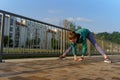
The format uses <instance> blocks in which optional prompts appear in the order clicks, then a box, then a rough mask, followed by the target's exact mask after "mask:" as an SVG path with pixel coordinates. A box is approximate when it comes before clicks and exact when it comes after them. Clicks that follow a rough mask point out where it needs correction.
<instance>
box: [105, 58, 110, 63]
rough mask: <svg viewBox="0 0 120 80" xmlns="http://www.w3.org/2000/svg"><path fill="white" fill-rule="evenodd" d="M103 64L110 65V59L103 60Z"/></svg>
mask: <svg viewBox="0 0 120 80" xmlns="http://www.w3.org/2000/svg"><path fill="white" fill-rule="evenodd" d="M104 62H105V63H112V61H111V60H110V59H105V60H104Z"/></svg>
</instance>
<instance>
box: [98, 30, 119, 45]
mask: <svg viewBox="0 0 120 80" xmlns="http://www.w3.org/2000/svg"><path fill="white" fill-rule="evenodd" d="M96 37H97V38H98V39H102V40H107V41H111V42H114V43H117V44H120V33H119V32H113V33H107V32H103V33H98V34H96Z"/></svg>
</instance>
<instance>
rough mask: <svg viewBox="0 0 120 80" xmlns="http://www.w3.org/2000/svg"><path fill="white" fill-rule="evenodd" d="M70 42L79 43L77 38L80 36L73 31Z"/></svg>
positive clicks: (70, 34)
mask: <svg viewBox="0 0 120 80" xmlns="http://www.w3.org/2000/svg"><path fill="white" fill-rule="evenodd" d="M68 37H69V40H70V41H71V42H76V41H77V37H78V34H76V33H75V31H72V32H70V33H69V36H68Z"/></svg>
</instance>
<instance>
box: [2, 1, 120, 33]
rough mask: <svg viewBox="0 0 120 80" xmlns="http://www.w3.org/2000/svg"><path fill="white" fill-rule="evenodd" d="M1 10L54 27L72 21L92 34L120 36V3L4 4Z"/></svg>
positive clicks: (59, 2) (30, 2) (43, 2)
mask: <svg viewBox="0 0 120 80" xmlns="http://www.w3.org/2000/svg"><path fill="white" fill-rule="evenodd" d="M0 10H5V11H9V12H12V13H16V14H19V15H23V16H26V17H30V18H33V19H37V20H40V21H44V22H47V23H51V24H54V25H60V26H61V24H60V23H61V22H62V21H63V20H65V19H66V20H69V21H72V22H73V23H75V24H76V25H80V26H82V27H84V28H87V29H89V30H90V31H92V32H95V33H99V32H109V33H111V32H114V31H118V32H120V0H0Z"/></svg>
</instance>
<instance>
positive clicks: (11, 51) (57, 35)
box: [0, 10, 120, 61]
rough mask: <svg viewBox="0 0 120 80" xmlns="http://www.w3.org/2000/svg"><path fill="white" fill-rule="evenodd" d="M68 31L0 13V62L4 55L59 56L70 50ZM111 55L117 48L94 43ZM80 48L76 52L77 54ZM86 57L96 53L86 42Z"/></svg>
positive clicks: (26, 18)
mask: <svg viewBox="0 0 120 80" xmlns="http://www.w3.org/2000/svg"><path fill="white" fill-rule="evenodd" d="M69 31H70V30H69V29H66V28H63V27H60V26H56V25H52V24H49V23H45V22H42V21H39V20H35V19H31V18H28V17H25V16H21V15H17V14H14V13H10V12H7V11H3V10H0V60H1V61H2V57H5V56H9V57H10V56H12V57H13V56H15V57H16V56H17V57H22V56H31V57H33V56H58V55H60V54H61V53H63V52H64V51H65V49H67V48H68V47H69V45H70V44H69V41H68V32H69ZM97 41H98V43H99V44H100V45H101V46H102V48H103V49H104V50H105V51H106V52H107V53H110V54H113V53H120V45H117V44H114V43H111V42H108V41H107V42H105V41H102V40H97ZM80 49H81V45H78V48H77V51H78V52H80ZM88 53H89V55H93V54H97V52H96V50H95V49H94V48H93V47H92V46H91V45H90V43H89V42H88Z"/></svg>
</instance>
